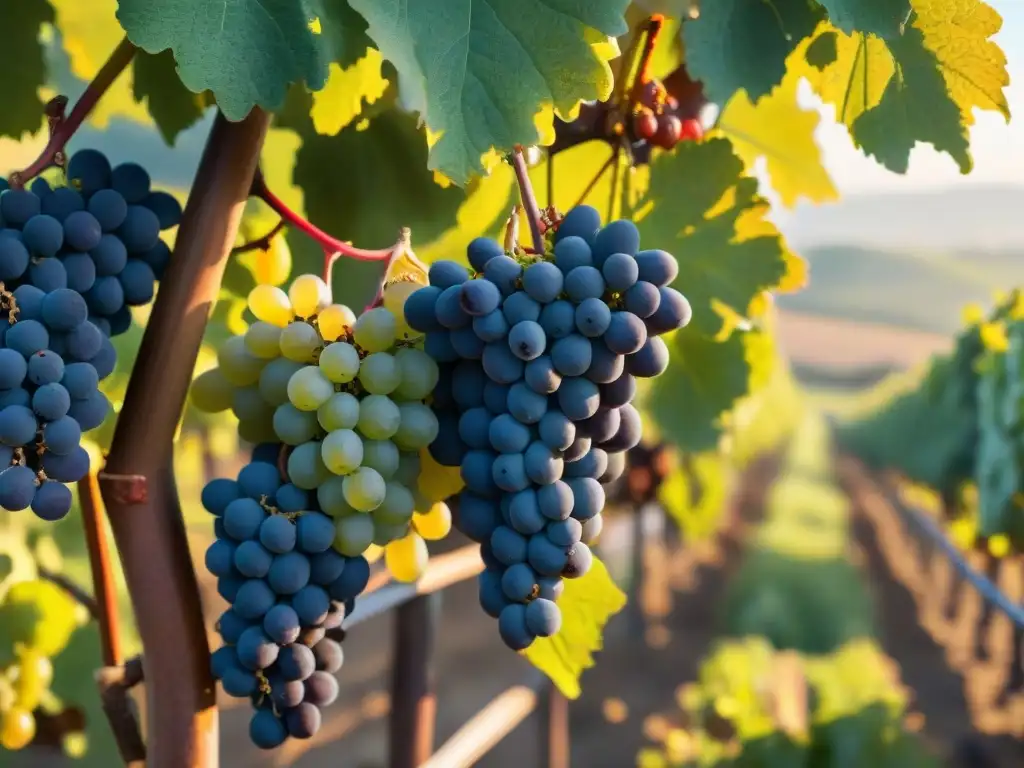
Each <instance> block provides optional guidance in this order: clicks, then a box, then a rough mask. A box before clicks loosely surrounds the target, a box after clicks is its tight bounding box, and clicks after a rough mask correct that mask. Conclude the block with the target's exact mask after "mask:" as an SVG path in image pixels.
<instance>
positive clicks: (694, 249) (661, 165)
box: [634, 138, 788, 336]
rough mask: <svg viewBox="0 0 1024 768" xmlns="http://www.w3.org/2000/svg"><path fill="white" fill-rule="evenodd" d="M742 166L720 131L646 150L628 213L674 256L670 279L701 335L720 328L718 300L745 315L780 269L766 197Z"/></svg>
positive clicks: (780, 246) (647, 237) (783, 268)
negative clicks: (643, 173) (646, 164)
mask: <svg viewBox="0 0 1024 768" xmlns="http://www.w3.org/2000/svg"><path fill="white" fill-rule="evenodd" d="M744 170H745V168H744V164H743V161H742V160H741V159H740V158H739V156H737V155H736V153H735V152H734V151H733V148H732V143H731V142H730V141H729V140H728V139H725V138H713V139H710V140H708V141H704V142H696V143H695V142H687V143H685V144H680V145H679V146H677V147H676V149H675V150H674V151H673V152H672V153H665V154H660V155H658V156H656V157H655V158H654V160H653V162H652V164H651V174H650V185H649V187H648V189H647V190H646V192H645V194H644V196H643V197H642V198H641V200H640V202H639V203H638V205H637V208H636V212H637V213H636V215H635V217H634V218H635V220H636V222H637V226H638V227H639V229H640V234H641V242H643V243H644V244H645V246H646V247H649V248H663V249H665V250H667V251H669V252H671V253H673V254H674V255H675V256H676V257H677V259H678V261H679V277H677V278H676V280H675V283H674V286H675V287H676V288H677V289H679V290H680V291H682V293H683V294H684V295H685V296H686V297H687V299H689V301H690V305H691V306H692V307H693V320H692V321H691V325H692V327H693V328H695V329H697V330H699V331H701V332H702V333H705V334H707V335H709V336H713V335H715V334H717V333H719V332H720V331H721V330H722V328H723V325H724V322H723V312H722V309H721V308H725V309H727V310H730V311H732V312H735V313H737V314H739V315H745V314H746V312H747V309H748V307H749V305H750V303H751V301H753V300H754V298H755V297H757V296H759V294H760V293H761V292H762V291H764V290H769V289H771V288H774V287H775V286H776V285H778V284H779V283H780V282H781V281H782V280H783V279H784V278H785V277H786V275H787V271H788V268H787V256H786V248H785V244H784V243H783V241H782V237H781V236H780V235H779V233H778V231H777V230H776V229H775V227H774V226H772V225H770V224H769V223H768V222H766V220H765V219H764V215H765V214H766V213H767V212H768V204H767V201H765V200H764V198H762V197H760V196H759V195H758V193H757V180H756V179H754V178H750V177H747V176H744Z"/></svg>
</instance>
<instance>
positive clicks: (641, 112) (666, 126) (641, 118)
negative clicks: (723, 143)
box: [629, 80, 704, 150]
mask: <svg viewBox="0 0 1024 768" xmlns="http://www.w3.org/2000/svg"><path fill="white" fill-rule="evenodd" d="M639 96H640V98H639V103H638V104H637V105H636V108H635V110H634V112H633V114H632V115H631V117H630V122H629V134H630V138H631V139H632V141H633V142H634V143H641V144H643V143H646V144H649V145H653V146H655V147H660V148H661V149H666V150H671V149H672V148H673V147H675V146H676V144H678V143H679V142H681V141H700V139H701V138H702V137H703V135H704V128H703V126H702V125H701V122H700V120H698V119H697V118H695V117H686V118H681V117H680V116H679V115H678V114H677V113H678V111H679V102H678V101H676V99H675V97H673V96H671V95H670V94H668V93H667V92H666V91H665V88H664V86H663V85H662V84H661V83H660V82H659V81H658V80H648V81H647V82H645V83H643V84H642V85H641V86H640V94H639Z"/></svg>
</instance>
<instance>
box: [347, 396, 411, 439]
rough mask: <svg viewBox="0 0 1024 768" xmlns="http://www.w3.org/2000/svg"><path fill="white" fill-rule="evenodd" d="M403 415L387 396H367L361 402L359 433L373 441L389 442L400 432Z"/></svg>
mask: <svg viewBox="0 0 1024 768" xmlns="http://www.w3.org/2000/svg"><path fill="white" fill-rule="evenodd" d="M401 422H402V413H401V411H399V410H398V406H397V405H395V403H394V402H392V400H391V398H389V397H387V395H367V396H366V397H364V398H363V399H362V400H360V401H359V422H358V425H357V426H358V429H359V431H360V432H361V433H362V434H363V435H365V436H366V437H369V438H370V439H372V440H387V439H388V438H390V437H391V436H392V435H394V434H395V433H396V432H397V431H398V427H399V426H400V425H401Z"/></svg>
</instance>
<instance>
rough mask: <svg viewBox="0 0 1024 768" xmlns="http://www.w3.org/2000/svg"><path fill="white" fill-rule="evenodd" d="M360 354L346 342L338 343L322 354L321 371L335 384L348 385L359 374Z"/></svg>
mask: <svg viewBox="0 0 1024 768" xmlns="http://www.w3.org/2000/svg"><path fill="white" fill-rule="evenodd" d="M359 364H360V360H359V352H358V350H357V349H356V348H355V347H353V346H352V345H351V344H349V343H348V342H345V341H336V342H334V343H333V344H328V345H327V346H326V347H324V351H323V352H321V353H320V369H321V370H322V371H323V372H324V376H326V377H327V378H328V379H329V380H330V381H333V382H334V383H335V384H348V383H349V382H350V381H352V380H353V379H354V378H355V377H356V376H357V375H358V374H359Z"/></svg>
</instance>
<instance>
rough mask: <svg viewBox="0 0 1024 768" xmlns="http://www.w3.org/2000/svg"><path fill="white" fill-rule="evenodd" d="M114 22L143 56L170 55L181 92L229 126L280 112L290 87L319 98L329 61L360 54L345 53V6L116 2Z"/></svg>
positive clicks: (301, 0) (314, 1) (247, 0)
mask: <svg viewBox="0 0 1024 768" xmlns="http://www.w3.org/2000/svg"><path fill="white" fill-rule="evenodd" d="M117 18H118V20H119V21H120V23H121V26H122V27H124V29H125V31H126V32H127V33H128V37H129V39H130V40H131V41H132V42H133V43H135V44H136V45H138V46H139V47H140V48H142V49H144V50H146V51H148V52H150V53H159V52H160V51H163V50H166V49H168V48H170V49H171V50H172V51H173V52H174V59H175V61H176V62H177V63H178V72H179V74H180V76H181V81H182V82H183V83H184V84H185V87H186V88H188V89H189V90H190V91H193V92H195V93H201V92H202V91H207V90H209V91H212V92H213V94H214V96H215V97H216V99H217V104H218V106H219V107H220V109H221V110H222V111H223V112H224V114H225V115H226V116H227V117H228V118H229V119H231V120H241V119H242V118H243V117H245V116H246V115H247V114H248V113H249V111H250V110H251V109H252V108H253V107H254V106H257V105H258V106H260V107H263V108H264V109H268V110H271V111H274V110H277V109H279V108H281V106H282V105H283V104H284V101H285V97H286V95H287V93H288V87H289V86H290V85H291V84H292V83H297V82H305V83H306V84H307V85H308V86H309V87H310V88H311V89H313V90H319V89H320V88H322V87H323V86H324V83H325V82H326V81H327V70H328V65H329V64H330V62H331V61H334V60H343V61H347V60H348V59H354V58H358V57H359V56H360V55H362V53H363V52H364V51H365V46H364V47H363V48H362V49H361V50H356V51H348V52H346V51H345V50H344V48H345V41H346V40H351V39H352V37H353V34H354V35H355V36H356V37H358V36H359V34H358V31H354V30H350V28H349V25H350V24H351V21H352V19H353V18H354V16H353V14H352V13H351V11H350V10H349V9H348V6H347V4H346V3H344V2H342V0H120V4H119V6H118V9H117ZM357 47H358V46H357Z"/></svg>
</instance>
